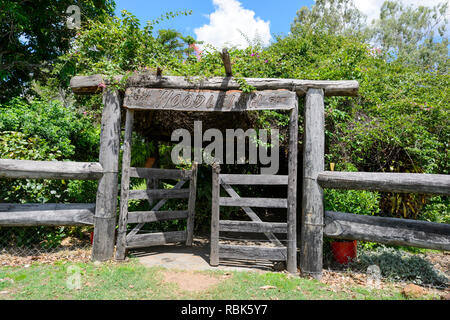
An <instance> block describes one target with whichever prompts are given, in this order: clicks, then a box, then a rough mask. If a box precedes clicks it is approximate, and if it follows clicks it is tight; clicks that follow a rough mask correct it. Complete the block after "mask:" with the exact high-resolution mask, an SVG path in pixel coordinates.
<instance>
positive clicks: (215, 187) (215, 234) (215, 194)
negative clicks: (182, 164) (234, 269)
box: [209, 163, 220, 267]
mask: <svg viewBox="0 0 450 320" xmlns="http://www.w3.org/2000/svg"><path fill="white" fill-rule="evenodd" d="M219 174H220V165H219V164H218V163H213V165H212V195H211V240H210V254H209V264H210V265H211V266H213V267H217V266H218V265H219V220H220V206H219V198H220V181H219Z"/></svg>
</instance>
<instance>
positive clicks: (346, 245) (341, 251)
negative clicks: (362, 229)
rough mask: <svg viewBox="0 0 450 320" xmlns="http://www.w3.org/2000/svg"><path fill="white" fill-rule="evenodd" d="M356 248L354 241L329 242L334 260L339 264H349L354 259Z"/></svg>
mask: <svg viewBox="0 0 450 320" xmlns="http://www.w3.org/2000/svg"><path fill="white" fill-rule="evenodd" d="M356 247H357V242H356V240H354V241H333V242H331V250H332V251H333V256H334V259H336V261H337V262H338V263H340V264H346V263H349V262H350V261H352V260H353V259H355V258H356Z"/></svg>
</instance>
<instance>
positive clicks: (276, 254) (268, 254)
mask: <svg viewBox="0 0 450 320" xmlns="http://www.w3.org/2000/svg"><path fill="white" fill-rule="evenodd" d="M288 179H289V177H288V176H287V175H241V174H220V167H219V166H218V165H214V166H213V179H212V180H213V186H212V188H213V189H212V217H211V253H210V264H211V265H212V266H218V265H219V260H220V259H221V258H228V259H240V260H270V261H286V262H287V260H288V258H287V247H286V246H284V245H283V244H282V243H281V241H280V240H278V238H277V237H276V236H275V235H274V234H275V233H277V234H287V233H288V223H289V222H286V223H279V222H263V221H262V220H261V219H260V218H259V217H258V215H257V214H256V213H255V212H254V211H253V210H252V209H251V207H260V208H286V209H287V208H288V200H287V199H279V198H241V197H240V196H239V195H238V194H237V193H236V191H235V190H234V189H233V188H232V187H231V186H232V185H271V186H273V185H286V186H287V185H288ZM220 187H223V189H224V190H225V191H226V192H227V193H228V194H229V195H230V197H220ZM221 206H224V207H225V206H228V207H242V209H243V210H244V212H245V213H246V214H247V216H248V217H249V218H250V219H251V221H236V220H220V207H221ZM220 232H245V233H264V235H265V236H266V237H267V238H268V239H269V240H270V242H271V243H272V244H273V245H274V247H262V246H242V245H239V246H238V245H223V244H219V233H220Z"/></svg>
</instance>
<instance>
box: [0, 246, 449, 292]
mask: <svg viewBox="0 0 450 320" xmlns="http://www.w3.org/2000/svg"><path fill="white" fill-rule="evenodd" d="M202 240H203V239H202ZM200 242H204V241H200ZM224 242H227V241H224ZM234 244H236V243H234ZM245 244H246V245H249V243H245ZM266 245H270V244H269V243H267V244H266ZM11 252H13V251H11ZM425 256H426V258H427V259H428V260H429V261H430V262H431V263H432V264H433V266H434V267H435V268H436V269H438V270H440V271H442V272H443V273H444V274H445V275H446V276H447V278H449V279H450V252H440V253H427V254H426V255H425ZM90 258H91V247H90V246H86V245H85V244H83V245H82V246H81V247H78V248H77V247H76V246H74V245H73V244H71V243H70V242H67V245H66V246H61V247H60V248H58V249H55V250H53V251H52V252H47V253H39V254H36V255H26V254H22V255H18V254H11V253H5V252H0V267H1V266H21V267H28V266H30V265H31V264H32V263H45V264H54V263H56V262H60V261H67V262H84V263H87V262H89V261H90ZM326 268H327V269H324V271H323V277H322V279H321V280H320V281H321V282H322V283H325V284H327V285H329V286H330V290H331V291H336V292H337V291H344V292H345V291H349V289H348V288H349V287H350V286H367V283H368V282H367V281H368V276H367V274H366V273H361V272H355V271H352V270H345V268H344V267H337V268H333V267H332V266H331V267H330V266H326ZM274 271H280V266H279V265H278V264H274ZM406 285H407V283H405V282H391V281H387V280H385V279H382V280H381V281H380V283H379V287H378V288H380V289H392V288H397V289H402V288H404V287H405V286H406ZM423 288H424V289H425V290H426V291H427V292H428V293H430V294H436V295H439V296H448V294H449V293H450V288H449V287H447V288H433V287H427V286H423Z"/></svg>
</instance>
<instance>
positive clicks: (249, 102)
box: [124, 88, 297, 111]
mask: <svg viewBox="0 0 450 320" xmlns="http://www.w3.org/2000/svg"><path fill="white" fill-rule="evenodd" d="M296 105H297V96H296V94H295V92H291V91H287V90H265V91H258V92H256V93H243V92H241V91H236V90H234V91H211V90H180V89H153V88H128V89H127V90H126V92H125V99H124V106H125V107H126V108H130V109H149V110H157V109H167V110H180V111H246V110H265V109H269V110H270V109H292V108H294V107H296Z"/></svg>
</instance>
